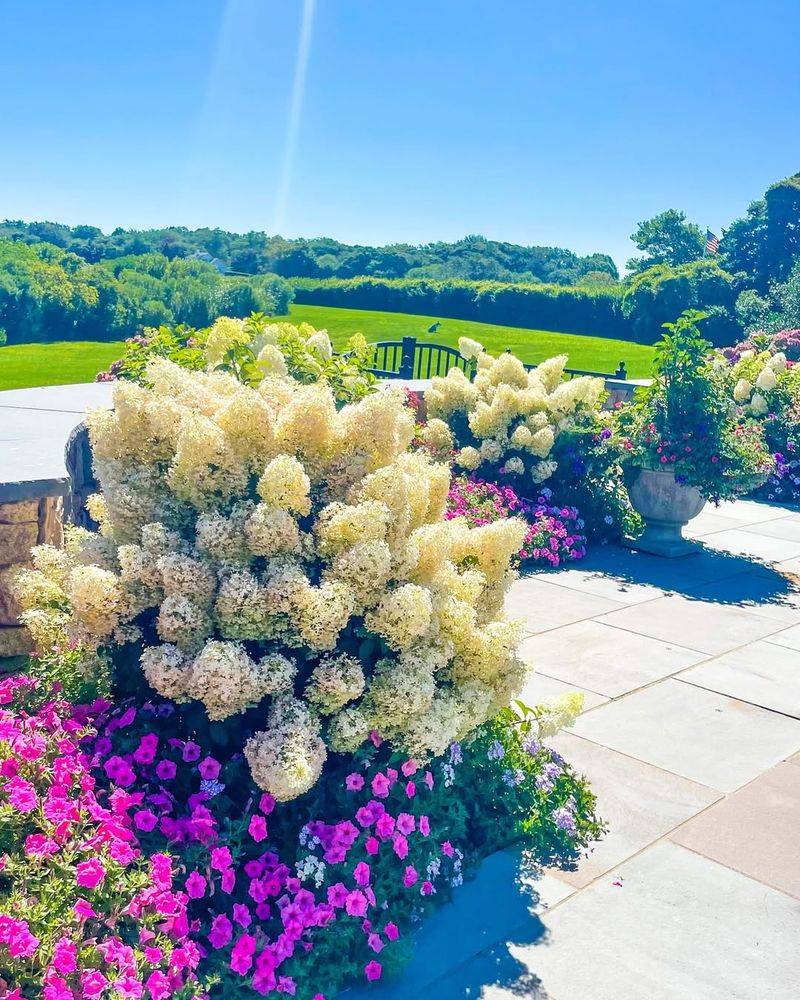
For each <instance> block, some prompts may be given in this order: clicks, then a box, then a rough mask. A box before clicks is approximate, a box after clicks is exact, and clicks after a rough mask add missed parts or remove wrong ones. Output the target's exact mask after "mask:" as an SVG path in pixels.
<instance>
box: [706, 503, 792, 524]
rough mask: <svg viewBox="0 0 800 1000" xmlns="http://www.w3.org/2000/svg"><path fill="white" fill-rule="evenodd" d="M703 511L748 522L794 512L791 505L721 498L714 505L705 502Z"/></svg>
mask: <svg viewBox="0 0 800 1000" xmlns="http://www.w3.org/2000/svg"><path fill="white" fill-rule="evenodd" d="M705 512H708V513H710V514H721V515H722V516H723V517H732V518H735V519H736V520H737V521H748V522H749V523H750V524H763V523H764V522H765V521H774V520H775V519H776V518H779V517H788V516H789V515H791V514H795V513H796V511H794V510H792V508H791V507H781V506H780V505H779V504H771V503H761V502H760V501H758V500H723V501H722V502H721V503H720V504H718V505H716V506H714V505H712V504H706V507H705V509H704V513H705Z"/></svg>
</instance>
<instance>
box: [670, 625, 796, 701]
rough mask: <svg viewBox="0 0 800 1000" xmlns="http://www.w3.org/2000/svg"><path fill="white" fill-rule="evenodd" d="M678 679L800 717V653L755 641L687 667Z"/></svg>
mask: <svg viewBox="0 0 800 1000" xmlns="http://www.w3.org/2000/svg"><path fill="white" fill-rule="evenodd" d="M678 679H679V680H681V681H684V682H685V683H687V684H696V685H697V686H698V687H701V688H706V689H707V690H709V691H718V692H719V693H720V694H727V695H729V696H730V697H732V698H738V699H739V700H740V701H746V702H749V703H750V704H751V705H760V706H761V707H762V708H769V709H771V710H772V711H773V712H782V713H783V714H784V715H791V716H794V718H795V719H800V655H798V652H797V650H794V649H788V648H786V647H785V646H779V645H776V644H774V643H770V642H763V641H762V642H753V643H751V644H750V645H749V646H743V647H742V648H741V649H734V650H732V651H731V652H730V653H723V655H722V656H718V657H716V658H715V659H713V660H707V661H706V662H705V663H701V664H699V665H698V666H694V667H691V668H689V669H688V670H684V671H683V673H681V674H680V675H679V678H678Z"/></svg>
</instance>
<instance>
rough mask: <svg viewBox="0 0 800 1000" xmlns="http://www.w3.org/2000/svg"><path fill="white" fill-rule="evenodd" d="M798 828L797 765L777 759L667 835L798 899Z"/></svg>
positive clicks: (799, 772)
mask: <svg viewBox="0 0 800 1000" xmlns="http://www.w3.org/2000/svg"><path fill="white" fill-rule="evenodd" d="M798 829H800V767H795V765H794V764H778V766H777V767H774V768H773V769H772V770H771V771H767V772H766V774H762V775H761V777H760V778H756V780H755V781H753V782H751V783H750V784H749V785H745V787H744V788H740V789H739V791H738V792H735V793H734V794H733V795H731V797H730V798H727V799H724V800H723V801H722V802H718V803H717V804H716V805H715V806H712V808H711V809H708V810H706V812H704V813H702V814H701V815H700V816H696V817H695V818H694V819H692V820H690V821H689V822H688V823H686V824H684V826H682V827H681V828H680V829H679V830H677V831H676V832H675V833H673V834H672V835H671V838H670V839H671V840H674V841H676V842H677V843H678V844H683V846H684V847H688V848H689V849H690V850H692V851H694V852H695V853H696V854H704V855H705V856H706V857H707V858H711V859H712V860H713V861H718V862H719V863H720V864H723V865H726V866H727V867H728V868H735V869H736V871H740V872H743V873H744V874H745V875H749V876H750V877H751V878H755V879H758V881H759V882H765V883H766V884H767V885H771V886H772V887H773V888H774V889H780V890H781V891H782V892H786V893H788V894H789V895H790V896H795V897H796V898H797V899H800V864H797V863H796V862H797V857H798V850H797V831H798ZM792 858H794V859H795V863H794V864H792V863H791V859H792ZM787 862H788V863H787Z"/></svg>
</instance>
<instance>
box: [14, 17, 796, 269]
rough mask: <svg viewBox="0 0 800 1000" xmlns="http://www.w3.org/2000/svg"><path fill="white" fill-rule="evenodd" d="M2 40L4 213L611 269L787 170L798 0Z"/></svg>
mask: <svg viewBox="0 0 800 1000" xmlns="http://www.w3.org/2000/svg"><path fill="white" fill-rule="evenodd" d="M304 19H305V22H304ZM304 23H305V28H304V29H303V24H304ZM0 37H2V49H1V51H2V58H0V216H2V217H9V218H24V219H42V218H48V219H53V220H57V221H63V222H68V223H71V224H75V223H78V222H88V223H92V224H95V225H98V226H101V227H102V228H103V229H106V230H108V229H112V228H113V227H114V226H116V225H122V226H125V227H138V228H147V227H151V226H162V225H168V224H177V225H187V226H200V225H217V226H221V227H224V228H227V229H234V230H248V229H266V230H267V231H269V232H274V231H276V228H277V229H278V230H279V231H281V232H282V233H283V234H284V235H287V236H315V235H330V236H335V237H337V238H339V239H342V240H345V241H349V242H362V243H388V242H396V241H403V242H414V243H417V242H427V241H429V240H436V239H446V240H450V239H457V238H458V237H460V236H463V235H465V234H467V233H482V234H484V235H486V236H489V237H491V238H495V239H504V240H510V241H513V242H519V243H526V244H550V245H560V246H567V247H570V248H572V249H575V250H577V251H579V252H591V251H594V250H605V251H607V252H610V253H611V254H612V255H613V256H614V257H615V258H616V259H617V261H618V262H624V260H625V259H626V258H627V257H628V256H629V255H630V253H631V252H632V250H633V248H632V246H631V244H630V243H629V242H628V239H627V237H628V235H629V233H631V232H632V231H633V228H634V227H635V225H636V222H637V221H638V220H640V219H643V218H646V217H648V216H650V215H652V214H654V213H656V212H658V211H660V210H662V209H664V208H670V207H675V208H682V209H684V210H685V211H686V212H687V214H688V215H689V216H690V217H691V218H692V219H694V220H696V221H697V222H698V223H699V224H700V225H702V226H709V227H710V228H712V229H714V230H717V231H719V229H720V228H721V227H723V226H725V225H727V224H728V223H729V222H730V221H731V220H732V219H734V218H736V217H737V216H738V215H740V214H741V213H742V212H743V211H744V209H745V208H746V206H747V204H748V202H749V201H751V200H752V199H753V198H755V197H758V196H760V194H761V193H762V192H763V190H764V189H765V188H766V187H767V186H768V185H769V184H770V183H771V182H772V181H774V180H776V179H778V178H779V177H783V176H786V175H787V174H790V173H794V172H795V171H797V170H799V169H800V60H798V58H797V52H798V41H799V40H800V4H798V2H797V0H762V2H761V3H759V4H753V3H752V2H750V0H726V2H724V3H722V2H720V0H690V2H687V0H672V2H658V0H655V2H649V3H642V2H641V0H635V2H634V0H618V2H617V3H616V4H613V5H609V4H602V3H593V2H589V0H573V2H570V0H567V2H561V3H541V2H539V0H513V2H510V0H402V2H393V0H316V2H315V3H314V2H312V0H305V2H304V0H166V2H164V0H136V2H131V0H117V2H115V3H102V4H101V3H96V2H88V0H70V2H69V3H64V2H63V0H49V2H45V0H25V2H23V3H13V2H12V0H0ZM301 37H302V38H304V39H305V44H304V45H301V42H300V40H301ZM299 50H301V51H300V52H299ZM298 53H299V58H298ZM304 56H305V58H304ZM292 109H294V111H292Z"/></svg>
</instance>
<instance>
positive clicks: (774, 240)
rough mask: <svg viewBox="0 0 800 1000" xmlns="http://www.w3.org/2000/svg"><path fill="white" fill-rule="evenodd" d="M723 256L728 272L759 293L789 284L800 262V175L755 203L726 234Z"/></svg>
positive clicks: (778, 186)
mask: <svg viewBox="0 0 800 1000" xmlns="http://www.w3.org/2000/svg"><path fill="white" fill-rule="evenodd" d="M720 252H721V254H722V256H723V259H724V261H725V266H726V267H727V268H728V270H729V271H732V272H734V273H736V272H741V273H743V274H744V275H746V277H747V280H748V283H749V284H750V285H751V286H752V287H754V288H755V289H756V290H757V291H758V292H761V293H764V292H766V291H767V290H768V288H769V286H770V284H772V283H774V282H782V281H786V279H787V278H788V276H789V272H790V271H791V270H792V268H793V267H794V266H795V264H796V263H797V261H798V260H800V174H795V175H794V176H793V177H788V178H787V179H786V180H783V181H779V182H778V183H777V184H773V185H772V187H770V188H769V189H768V190H767V192H766V194H765V196H764V197H763V198H761V199H760V200H759V201H754V202H753V203H752V204H751V205H750V207H749V208H748V209H747V213H746V214H745V216H744V217H743V218H741V219H737V220H736V221H735V222H734V223H732V225H731V226H730V227H729V228H728V229H726V230H725V233H724V234H723V237H722V242H721V245H720Z"/></svg>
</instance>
